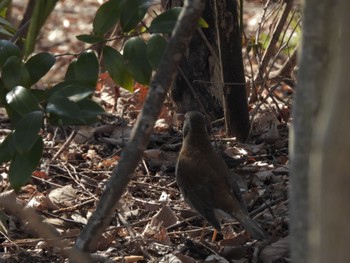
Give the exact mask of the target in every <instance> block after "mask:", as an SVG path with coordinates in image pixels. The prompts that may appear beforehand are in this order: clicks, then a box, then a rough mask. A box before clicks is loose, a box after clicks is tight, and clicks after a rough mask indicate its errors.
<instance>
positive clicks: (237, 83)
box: [171, 0, 249, 141]
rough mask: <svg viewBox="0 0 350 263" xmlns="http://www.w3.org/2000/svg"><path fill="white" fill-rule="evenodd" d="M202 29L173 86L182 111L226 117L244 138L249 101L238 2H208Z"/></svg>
mask: <svg viewBox="0 0 350 263" xmlns="http://www.w3.org/2000/svg"><path fill="white" fill-rule="evenodd" d="M203 18H204V19H205V21H206V22H207V23H208V24H209V28H206V29H199V30H197V33H196V34H195V36H194V38H193V40H192V42H191V45H190V48H189V50H188V53H187V54H186V56H185V58H184V59H183V61H182V63H181V69H182V72H180V74H178V77H177V79H176V83H175V85H174V86H173V87H172V90H171V92H172V97H173V99H174V101H175V103H176V105H177V108H178V112H180V113H185V112H186V111H189V110H199V111H202V112H205V113H207V114H208V115H209V116H210V117H211V118H212V119H216V118H219V117H222V116H223V109H224V111H225V117H226V130H227V133H228V135H230V136H237V138H238V140H240V141H244V140H245V139H246V137H247V135H248V132H249V115H248V104H247V97H246V89H245V78H244V69H243V59H242V46H241V35H240V30H239V25H238V13H237V3H236V1H231V0H217V1H207V5H206V8H205V10H204V13H203Z"/></svg>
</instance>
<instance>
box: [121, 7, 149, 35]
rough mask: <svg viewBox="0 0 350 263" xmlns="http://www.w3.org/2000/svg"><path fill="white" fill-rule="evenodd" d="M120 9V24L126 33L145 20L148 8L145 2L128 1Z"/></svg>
mask: <svg viewBox="0 0 350 263" xmlns="http://www.w3.org/2000/svg"><path fill="white" fill-rule="evenodd" d="M120 9H121V12H120V24H121V26H122V29H123V31H124V32H129V31H130V30H132V29H134V27H135V26H136V25H137V24H138V23H139V22H140V21H141V20H142V19H143V18H144V16H145V14H146V11H147V6H146V5H145V4H144V0H127V1H124V2H123V3H122V4H121V6H120Z"/></svg>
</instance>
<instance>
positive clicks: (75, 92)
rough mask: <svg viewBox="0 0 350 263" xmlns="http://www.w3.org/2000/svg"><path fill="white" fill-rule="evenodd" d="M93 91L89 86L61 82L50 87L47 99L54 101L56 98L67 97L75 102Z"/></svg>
mask: <svg viewBox="0 0 350 263" xmlns="http://www.w3.org/2000/svg"><path fill="white" fill-rule="evenodd" d="M92 93H93V90H91V88H89V87H86V86H82V85H79V84H75V83H70V82H62V83H59V84H57V85H56V86H54V87H53V88H52V90H51V91H50V93H49V98H48V101H49V102H51V101H54V100H55V99H58V98H67V99H69V100H70V101H73V102H77V101H80V100H83V99H85V98H86V97H88V96H90V95H91V94H92Z"/></svg>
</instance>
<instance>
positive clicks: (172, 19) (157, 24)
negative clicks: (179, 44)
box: [149, 7, 208, 33]
mask: <svg viewBox="0 0 350 263" xmlns="http://www.w3.org/2000/svg"><path fill="white" fill-rule="evenodd" d="M181 10H182V7H174V8H171V9H169V10H167V11H166V12H164V13H162V14H160V15H159V16H157V17H156V18H155V19H153V21H152V23H151V25H150V27H149V32H150V33H171V32H173V29H174V27H175V24H176V22H177V19H178V17H179V15H180V13H181ZM198 26H199V27H203V28H207V27H208V23H207V22H206V21H205V20H204V19H203V18H200V19H199V22H198Z"/></svg>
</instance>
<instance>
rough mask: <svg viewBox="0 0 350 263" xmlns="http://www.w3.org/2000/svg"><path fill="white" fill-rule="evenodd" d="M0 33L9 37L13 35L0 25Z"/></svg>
mask: <svg viewBox="0 0 350 263" xmlns="http://www.w3.org/2000/svg"><path fill="white" fill-rule="evenodd" d="M0 34H3V35H6V36H10V37H12V36H13V33H11V32H9V31H8V30H6V29H5V28H2V27H1V26H0Z"/></svg>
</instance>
